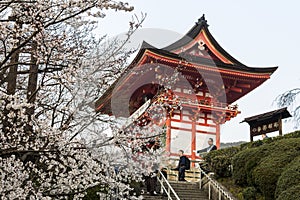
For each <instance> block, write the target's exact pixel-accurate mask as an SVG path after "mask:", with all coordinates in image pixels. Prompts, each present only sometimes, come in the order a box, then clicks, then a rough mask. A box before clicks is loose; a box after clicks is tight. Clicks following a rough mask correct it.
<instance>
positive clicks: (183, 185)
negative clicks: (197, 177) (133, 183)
mask: <svg viewBox="0 0 300 200" xmlns="http://www.w3.org/2000/svg"><path fill="white" fill-rule="evenodd" d="M170 184H171V186H172V187H173V189H174V190H175V192H176V193H177V195H178V196H179V198H180V200H208V195H207V193H206V192H205V191H203V190H200V189H199V184H198V183H193V182H177V181H170ZM143 196H144V199H146V200H167V199H168V198H167V197H165V196H162V195H157V196H150V195H143ZM172 199H175V197H174V196H173V195H172Z"/></svg>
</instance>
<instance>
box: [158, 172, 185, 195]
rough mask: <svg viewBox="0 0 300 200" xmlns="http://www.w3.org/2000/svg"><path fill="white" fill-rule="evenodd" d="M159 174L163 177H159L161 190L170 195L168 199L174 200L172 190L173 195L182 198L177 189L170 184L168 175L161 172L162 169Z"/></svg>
mask: <svg viewBox="0 0 300 200" xmlns="http://www.w3.org/2000/svg"><path fill="white" fill-rule="evenodd" d="M158 172H159V175H160V177H161V179H158V182H159V183H160V185H161V192H163V191H164V192H165V193H166V194H167V195H168V200H172V197H171V192H172V193H173V195H174V196H175V199H176V200H180V198H179V197H178V195H177V194H176V192H175V190H174V189H173V188H172V186H171V185H170V183H169V181H168V180H167V179H166V177H165V176H164V175H163V174H162V173H161V171H160V170H159V171H158ZM164 182H165V183H166V184H167V188H166V187H165V185H164Z"/></svg>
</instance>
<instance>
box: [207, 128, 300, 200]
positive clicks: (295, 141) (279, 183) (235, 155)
mask: <svg viewBox="0 0 300 200" xmlns="http://www.w3.org/2000/svg"><path fill="white" fill-rule="evenodd" d="M206 159H207V161H209V163H210V166H211V168H212V169H213V171H215V172H216V174H217V175H218V177H219V178H220V177H221V178H222V177H224V178H225V177H228V176H230V173H228V171H226V170H227V169H229V168H228V166H230V165H232V166H233V171H232V180H234V183H235V184H236V187H237V188H241V189H242V190H239V192H236V193H235V194H236V196H237V197H238V198H239V199H245V200H246V199H264V200H269V199H270V200H271V199H272V200H274V199H276V197H278V199H277V200H283V199H284V200H286V199H300V198H299V197H300V195H299V188H298V187H297V189H298V190H297V192H296V189H295V186H299V185H300V131H295V132H293V133H290V134H286V135H284V136H279V137H275V138H269V139H266V140H259V141H255V142H250V143H245V144H242V145H241V146H240V147H235V148H234V149H224V150H223V151H222V150H219V151H215V152H211V153H209V154H208V155H207V158H206ZM232 187H234V186H232ZM243 188H244V189H243ZM254 194H255V195H254Z"/></svg>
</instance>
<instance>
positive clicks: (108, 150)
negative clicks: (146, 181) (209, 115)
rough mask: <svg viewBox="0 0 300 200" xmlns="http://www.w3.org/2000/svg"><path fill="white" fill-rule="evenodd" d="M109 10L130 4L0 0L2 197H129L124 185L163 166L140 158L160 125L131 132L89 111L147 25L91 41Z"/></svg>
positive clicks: (147, 155)
mask: <svg viewBox="0 0 300 200" xmlns="http://www.w3.org/2000/svg"><path fill="white" fill-rule="evenodd" d="M106 10H116V11H132V10H133V7H131V6H130V5H128V4H127V3H124V2H116V1H112V0H102V1H100V0H85V1H83V0H40V1H35V0H6V1H1V2H0V30H1V31H0V40H1V42H0V107H1V109H0V121H1V123H0V176H1V183H0V184H1V185H0V198H1V199H68V198H74V199H80V198H83V197H85V196H86V194H87V192H88V191H89V190H91V189H95V188H96V189H97V190H96V192H97V193H98V194H101V193H106V194H109V195H111V196H117V197H119V198H134V197H131V196H130V195H129V191H130V190H131V189H130V185H129V183H130V181H133V180H137V181H140V180H141V177H142V174H143V173H147V167H148V166H153V164H154V163H158V162H160V161H159V156H160V155H161V152H160V151H156V152H154V151H147V152H144V153H140V152H141V151H142V147H143V146H144V145H145V141H147V139H149V138H150V137H154V136H156V135H157V134H160V133H161V129H160V127H157V126H151V130H147V129H143V130H140V129H139V128H138V127H135V128H134V129H133V128H131V129H130V131H128V130H127V129H129V128H128V127H127V128H124V127H122V126H120V124H119V123H118V121H117V120H115V119H114V118H113V117H108V116H104V115H101V114H99V113H96V112H95V108H94V102H95V100H96V99H97V98H98V97H99V96H101V94H103V92H104V91H105V90H106V89H107V88H108V87H109V86H110V85H111V83H112V82H113V81H114V80H115V79H116V78H117V77H118V76H119V75H120V73H121V72H122V70H123V69H124V65H125V64H126V61H127V59H128V57H129V56H130V55H131V54H132V53H133V52H134V51H131V50H124V49H123V48H122V47H123V46H124V44H125V43H126V42H127V41H128V39H129V38H130V36H131V35H132V33H133V32H134V31H135V30H136V29H137V28H138V27H139V26H140V25H141V23H142V21H143V19H144V16H142V17H141V19H140V20H139V18H137V17H136V18H134V19H133V21H132V22H130V26H129V31H128V33H127V38H126V39H125V40H119V39H114V40H110V41H108V40H106V38H105V37H102V38H98V37H96V36H95V35H93V30H95V28H96V23H97V21H98V20H99V19H101V18H103V17H105V11H106ZM107 129H109V130H110V131H107ZM149 131H151V134H150V135H149V134H145V135H147V137H145V138H144V139H142V138H137V137H136V135H137V132H138V133H141V132H145V133H149ZM128 141H130V142H128ZM133 146H134V147H135V148H133Z"/></svg>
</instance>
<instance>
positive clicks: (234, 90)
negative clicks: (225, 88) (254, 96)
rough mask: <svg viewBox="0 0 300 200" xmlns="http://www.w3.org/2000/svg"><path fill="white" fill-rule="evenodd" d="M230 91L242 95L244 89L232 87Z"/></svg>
mask: <svg viewBox="0 0 300 200" xmlns="http://www.w3.org/2000/svg"><path fill="white" fill-rule="evenodd" d="M229 90H231V91H233V92H238V93H242V92H243V90H242V88H238V87H231V88H230V89H229Z"/></svg>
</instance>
